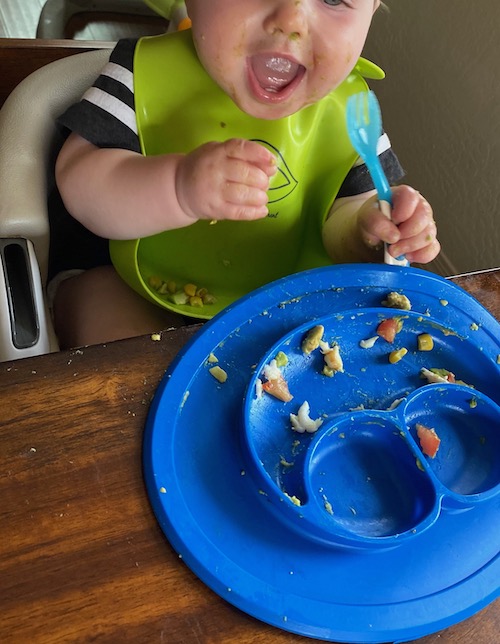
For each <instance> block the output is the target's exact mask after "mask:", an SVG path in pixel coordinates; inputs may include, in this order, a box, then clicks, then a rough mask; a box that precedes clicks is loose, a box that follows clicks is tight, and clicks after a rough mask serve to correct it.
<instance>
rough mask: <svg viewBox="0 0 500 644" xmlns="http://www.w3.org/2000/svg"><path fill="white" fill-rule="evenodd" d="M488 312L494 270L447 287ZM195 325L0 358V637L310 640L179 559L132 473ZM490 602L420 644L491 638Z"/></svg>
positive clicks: (217, 642)
mask: <svg viewBox="0 0 500 644" xmlns="http://www.w3.org/2000/svg"><path fill="white" fill-rule="evenodd" d="M455 281H456V282H457V283H458V284H460V285H461V286H462V287H464V288H466V289H467V290H469V291H470V292H471V293H473V294H474V295H475V296H476V298H477V299H478V300H480V301H481V302H482V303H483V304H484V305H485V306H486V307H487V308H489V310H490V311H491V312H492V313H493V314H494V315H495V316H496V317H497V319H499V318H500V270H495V271H490V272H482V273H477V274H474V275H468V276H463V277H460V278H457V279H456V280H455ZM197 329H198V327H186V328H183V329H179V330H176V331H171V332H164V333H163V334H162V337H161V340H160V341H154V340H153V339H152V337H150V336H144V337H140V338H134V339H131V340H126V341H121V342H116V343H112V344H109V345H107V346H95V347H88V348H84V349H81V350H76V351H68V352H61V353H57V354H52V355H48V356H41V357H38V358H28V359H25V360H20V361H17V362H9V363H2V364H0V642H2V644H11V643H16V644H17V643H19V644H25V643H27V642H29V643H30V644H36V643H46V642H47V643H53V642H91V641H92V642H93V641H97V642H110V643H113V644H115V643H120V644H121V643H122V642H133V643H134V644H142V643H147V644H149V643H152V642H165V643H168V644H200V643H203V644H235V643H240V644H260V643H262V644H264V643H265V644H284V643H285V642H286V643H287V644H292V643H297V644H298V643H299V642H303V643H305V642H311V641H312V640H309V639H307V638H304V637H299V636H295V635H291V634H289V633H285V632H284V631H280V630H278V629H275V628H273V627H271V626H267V625H266V624H263V623H260V622H258V621H257V620H254V619H253V618H251V617H249V616H247V615H245V614H243V613H241V612H240V611H238V610H237V609H235V608H233V607H232V606H230V605H229V604H227V603H226V602H225V601H224V600H223V599H221V598H219V597H218V596H217V595H215V594H214V593H213V592H212V591H211V590H209V589H208V588H207V587H206V586H205V585H204V584H203V583H202V582H201V581H199V580H198V579H197V578H196V577H195V576H194V574H193V573H191V572H190V570H189V569H188V568H187V567H186V566H185V565H184V564H183V562H182V561H180V560H179V558H178V557H177V555H176V554H175V552H174V551H173V550H172V548H171V547H170V545H169V543H168V542H167V540H166V539H165V537H164V535H163V533H162V532H161V530H160V528H159V527H158V524H157V522H156V519H155V517H154V515H153V512H152V510H151V507H150V505H149V501H148V497H147V494H146V490H145V486H144V482H143V476H142V471H141V449H142V437H143V429H144V424H145V420H146V415H147V412H148V408H149V403H150V401H151V399H152V396H153V394H154V392H155V389H156V387H157V385H158V383H159V381H160V379H161V378H162V376H163V374H164V372H165V369H166V368H167V366H168V365H169V363H170V362H171V360H172V359H173V357H174V356H175V355H176V353H177V352H178V350H179V349H180V348H181V346H182V345H184V343H185V342H186V341H187V340H188V339H189V338H190V337H191V336H192V335H193V334H194V333H195V332H196V331H197ZM499 632H500V602H498V601H497V602H495V603H493V604H491V605H490V606H488V607H487V608H485V609H484V610H482V611H481V612H480V613H478V614H476V615H475V616H473V617H471V618H470V619H468V620H466V621H465V622H463V623H460V624H458V625H455V626H453V627H451V628H449V629H447V630H445V631H443V632H441V633H439V634H435V635H431V636H428V637H425V638H423V639H421V640H420V643H421V644H424V643H425V644H438V643H439V644H445V643H447V644H451V643H453V644H493V642H495V641H496V642H498V633H499Z"/></svg>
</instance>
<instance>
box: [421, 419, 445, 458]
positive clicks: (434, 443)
mask: <svg viewBox="0 0 500 644" xmlns="http://www.w3.org/2000/svg"><path fill="white" fill-rule="evenodd" d="M416 428H417V436H418V440H419V441H420V447H421V448H422V452H423V453H424V454H425V455H426V456H430V458H434V457H435V456H436V454H437V451H438V449H439V445H440V444H441V439H440V438H439V436H438V435H437V434H436V432H435V430H434V429H433V428H432V427H426V426H425V425H421V424H420V423H417V424H416Z"/></svg>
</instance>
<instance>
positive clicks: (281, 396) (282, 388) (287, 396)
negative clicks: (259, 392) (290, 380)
mask: <svg viewBox="0 0 500 644" xmlns="http://www.w3.org/2000/svg"><path fill="white" fill-rule="evenodd" d="M262 389H263V390H264V391H265V392H267V393H268V394H271V396H274V397H275V398H278V400H282V401H283V402H289V401H290V400H292V398H293V396H292V394H291V393H290V391H289V389H288V384H287V382H286V380H285V379H284V378H283V376H278V377H277V378H273V379H272V380H267V381H266V382H263V383H262Z"/></svg>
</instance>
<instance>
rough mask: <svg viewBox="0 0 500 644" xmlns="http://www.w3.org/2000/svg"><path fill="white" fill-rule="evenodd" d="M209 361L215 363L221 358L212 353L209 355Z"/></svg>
mask: <svg viewBox="0 0 500 644" xmlns="http://www.w3.org/2000/svg"><path fill="white" fill-rule="evenodd" d="M208 362H209V363H210V364H215V363H216V362H219V359H218V358H217V356H215V355H214V354H213V353H210V355H209V356H208Z"/></svg>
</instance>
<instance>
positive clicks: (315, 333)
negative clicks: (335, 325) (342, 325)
mask: <svg viewBox="0 0 500 644" xmlns="http://www.w3.org/2000/svg"><path fill="white" fill-rule="evenodd" d="M324 332H325V327H324V326H323V325H322V324H317V325H316V326H314V327H313V328H312V329H310V330H309V331H308V332H307V335H306V337H305V338H304V340H303V341H302V351H303V352H304V353H305V354H306V355H309V354H310V353H312V352H313V351H315V350H316V349H317V348H318V347H319V343H320V341H321V339H322V338H323V333H324Z"/></svg>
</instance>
